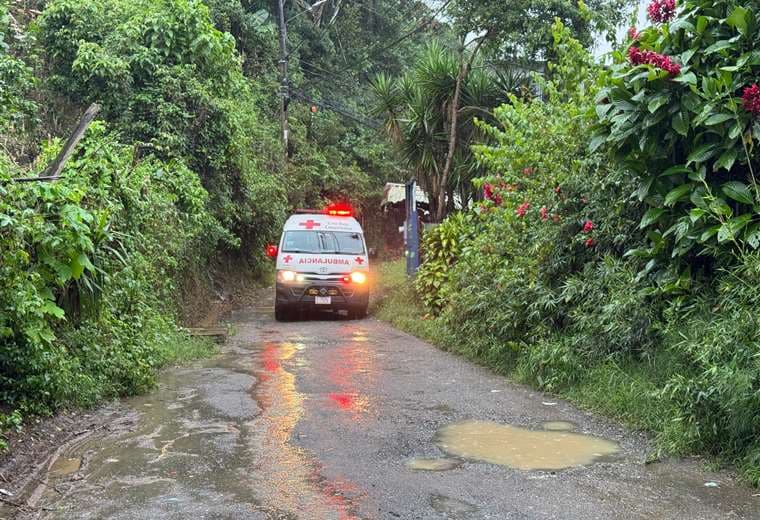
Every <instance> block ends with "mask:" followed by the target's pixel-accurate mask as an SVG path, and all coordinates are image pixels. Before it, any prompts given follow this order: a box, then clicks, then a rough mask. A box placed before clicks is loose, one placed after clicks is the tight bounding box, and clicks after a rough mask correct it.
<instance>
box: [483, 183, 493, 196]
mask: <svg viewBox="0 0 760 520" xmlns="http://www.w3.org/2000/svg"><path fill="white" fill-rule="evenodd" d="M491 197H493V186H491V185H490V184H489V183H485V184H484V185H483V198H485V199H486V200H491Z"/></svg>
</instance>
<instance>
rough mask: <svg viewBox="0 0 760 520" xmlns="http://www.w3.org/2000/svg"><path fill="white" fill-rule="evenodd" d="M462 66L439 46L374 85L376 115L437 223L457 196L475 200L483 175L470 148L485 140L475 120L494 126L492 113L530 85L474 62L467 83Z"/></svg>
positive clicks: (380, 78) (427, 49)
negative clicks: (474, 181)
mask: <svg viewBox="0 0 760 520" xmlns="http://www.w3.org/2000/svg"><path fill="white" fill-rule="evenodd" d="M461 63H462V61H461V59H460V58H458V57H457V56H456V55H455V54H454V53H452V52H451V51H450V50H448V49H446V48H444V47H443V46H442V45H441V44H440V43H438V42H433V43H431V44H430V45H428V47H427V48H426V50H425V52H424V53H423V54H422V56H421V57H420V59H419V60H418V61H417V62H416V63H415V65H414V67H413V69H412V70H411V71H410V72H408V73H407V74H405V75H403V76H400V77H398V78H390V77H388V76H387V75H384V74H380V75H378V76H377V77H376V78H375V79H374V81H373V89H374V92H375V95H376V98H377V104H376V106H375V107H374V112H375V115H377V116H382V117H383V118H384V121H385V122H384V130H385V132H386V133H387V135H388V136H389V137H390V139H391V140H392V141H393V142H394V143H395V144H396V145H397V148H398V150H399V152H400V155H401V158H402V160H403V161H404V163H405V164H406V166H407V167H408V168H410V169H411V170H412V171H413V172H414V173H415V175H416V178H417V180H418V181H419V183H420V185H421V186H422V188H423V189H424V190H425V191H426V192H427V193H428V199H429V200H430V211H431V214H432V215H433V218H434V219H435V220H436V221H441V220H442V219H443V218H444V217H445V216H446V214H447V213H448V212H450V211H451V209H452V208H453V202H454V193H457V194H458V195H459V197H460V198H461V201H462V203H466V202H467V201H469V200H471V199H472V198H473V196H474V193H473V190H472V184H471V180H472V179H473V178H474V177H477V176H478V175H480V174H481V173H482V172H481V170H480V167H479V166H478V165H477V163H476V161H475V160H474V158H473V156H472V153H471V152H470V145H471V144H472V143H474V142H477V141H481V140H483V139H484V138H485V136H484V135H482V133H481V132H480V131H479V128H478V127H477V126H476V125H475V118H476V117H477V118H478V119H481V120H486V121H490V120H492V116H491V110H492V109H493V108H495V107H497V106H499V105H501V104H503V103H506V102H508V101H509V94H510V93H512V92H517V91H518V90H519V88H518V87H519V86H520V85H524V84H526V83H527V78H526V77H525V76H524V75H519V74H518V75H512V76H505V75H501V76H500V75H498V74H496V73H495V72H494V71H492V70H491V69H489V68H488V67H486V66H485V65H481V64H480V63H479V62H476V61H475V60H474V59H473V57H472V56H470V57H469V59H468V62H467V63H468V66H467V70H466V72H467V73H466V74H465V75H464V77H462V76H463V75H462V71H463V67H462V65H461ZM472 65H475V66H472ZM505 78H507V79H505ZM458 83H459V85H458ZM455 104H456V109H455V110H452V108H453V106H454V105H455ZM452 122H453V124H452ZM453 126H455V128H452V127H453ZM452 130H453V131H452ZM452 143H453V144H454V146H453V147H452Z"/></svg>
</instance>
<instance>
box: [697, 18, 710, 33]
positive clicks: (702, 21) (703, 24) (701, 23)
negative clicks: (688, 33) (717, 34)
mask: <svg viewBox="0 0 760 520" xmlns="http://www.w3.org/2000/svg"><path fill="white" fill-rule="evenodd" d="M708 21H709V20H708V19H707V17H706V16H700V17H698V18H697V32H698V33H699V34H702V33H703V32H705V29H707V23H708Z"/></svg>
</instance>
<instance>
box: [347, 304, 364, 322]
mask: <svg viewBox="0 0 760 520" xmlns="http://www.w3.org/2000/svg"><path fill="white" fill-rule="evenodd" d="M348 317H349V318H351V319H352V320H363V319H364V318H366V317H367V304H364V305H357V306H356V307H353V308H351V310H349V311H348Z"/></svg>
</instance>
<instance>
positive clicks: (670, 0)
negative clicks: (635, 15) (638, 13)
mask: <svg viewBox="0 0 760 520" xmlns="http://www.w3.org/2000/svg"><path fill="white" fill-rule="evenodd" d="M647 13H648V14H649V19H650V20H652V21H653V22H655V23H662V22H668V21H670V20H671V19H672V18H673V16H674V15H675V14H676V0H652V3H651V4H649V7H647Z"/></svg>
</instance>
